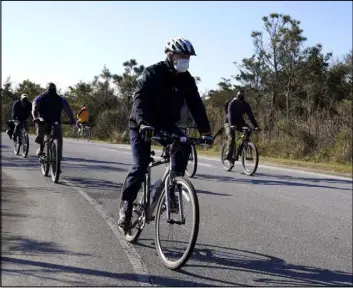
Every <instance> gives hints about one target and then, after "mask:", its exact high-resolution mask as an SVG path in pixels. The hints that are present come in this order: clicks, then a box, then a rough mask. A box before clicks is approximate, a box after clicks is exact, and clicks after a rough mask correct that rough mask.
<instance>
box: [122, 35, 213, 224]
mask: <svg viewBox="0 0 353 288" xmlns="http://www.w3.org/2000/svg"><path fill="white" fill-rule="evenodd" d="M164 52H165V53H166V54H167V57H166V60H165V61H161V62H158V63H156V64H154V65H152V66H149V67H147V68H146V69H145V70H144V72H143V73H142V75H141V76H140V77H139V79H138V83H137V88H136V90H135V95H134V98H133V106H132V111H131V115H130V119H129V126H130V144H131V148H132V155H133V166H132V169H131V170H130V172H129V174H128V176H127V182H126V185H125V189H124V190H123V191H122V199H121V200H122V201H121V208H120V212H119V216H120V218H119V221H118V225H119V226H121V227H123V228H125V227H127V225H129V224H130V221H131V210H132V204H133V202H134V200H135V199H136V196H137V193H138V191H139V189H140V187H141V184H142V182H143V179H144V175H145V173H146V171H147V167H148V164H149V161H150V151H151V142H150V141H146V140H145V138H144V135H143V134H144V133H149V132H148V131H147V132H146V130H145V129H143V131H141V130H140V128H141V126H152V127H153V128H154V130H155V131H156V132H157V131H158V130H164V131H166V132H169V133H175V134H178V135H180V136H181V135H183V136H185V134H184V133H183V132H182V131H181V130H180V129H179V128H178V127H177V125H176V123H177V122H178V121H180V110H181V107H182V106H183V104H184V101H185V103H186V105H187V107H188V109H189V111H190V113H191V114H192V117H193V118H194V120H195V122H196V125H197V127H198V130H199V132H200V134H201V135H202V137H203V139H204V140H205V143H206V144H212V143H213V137H212V136H211V128H210V124H209V121H208V118H207V115H206V110H205V107H204V105H203V102H202V100H201V98H200V95H199V92H198V89H197V86H196V83H195V79H194V78H193V77H192V76H191V74H190V73H189V72H188V71H187V70H188V68H189V59H190V56H191V55H196V54H195V50H194V47H193V46H192V44H191V43H190V41H188V40H186V39H183V38H173V39H171V40H169V41H168V43H167V44H166V45H165V50H164ZM140 131H141V132H140ZM161 144H162V145H165V144H166V143H161ZM190 152H191V148H190V145H183V144H182V145H181V146H180V149H178V150H177V151H171V155H170V156H171V173H172V174H173V173H174V175H181V176H183V175H184V173H185V169H186V166H187V163H188V159H189V156H190ZM171 198H172V201H174V204H172V205H173V206H174V205H176V201H177V197H175V195H173V194H172V195H171Z"/></svg>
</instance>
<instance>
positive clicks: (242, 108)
mask: <svg viewBox="0 0 353 288" xmlns="http://www.w3.org/2000/svg"><path fill="white" fill-rule="evenodd" d="M244 114H247V115H248V117H249V120H250V122H251V124H252V125H253V126H254V127H255V128H256V127H259V125H258V124H257V122H256V120H255V117H254V114H253V112H252V109H251V107H250V105H249V103H248V102H246V101H238V100H236V99H233V100H231V101H230V102H229V105H228V121H229V122H228V123H229V124H230V126H233V125H235V126H240V125H243V123H245V121H244V118H243V115H244Z"/></svg>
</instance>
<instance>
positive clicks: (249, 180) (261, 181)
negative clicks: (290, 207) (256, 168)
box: [195, 173, 352, 191]
mask: <svg viewBox="0 0 353 288" xmlns="http://www.w3.org/2000/svg"><path fill="white" fill-rule="evenodd" d="M261 176H262V177H261ZM288 177H291V176H288ZM195 178H196V179H198V180H206V181H217V182H224V183H229V182H234V183H238V184H239V183H240V184H253V185H278V186H294V187H306V188H326V189H335V190H345V191H352V188H351V187H350V188H339V187H333V186H326V185H319V184H315V181H312V182H313V183H304V181H305V180H307V179H306V178H297V177H292V178H283V179H288V180H292V181H285V180H276V179H268V178H281V175H269V174H262V175H259V176H258V175H255V176H253V177H246V178H237V177H230V176H221V175H214V174H213V175H208V174H202V173H199V174H197V175H196V176H195ZM309 179H315V180H317V181H316V182H320V180H322V179H321V178H317V179H316V178H309ZM323 180H325V179H323ZM331 180H335V181H337V182H336V183H339V184H349V185H350V186H351V185H352V182H350V181H347V180H339V179H331ZM308 181H310V180H308ZM340 181H341V182H340ZM332 183H333V182H332Z"/></svg>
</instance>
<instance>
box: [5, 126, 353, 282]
mask: <svg viewBox="0 0 353 288" xmlns="http://www.w3.org/2000/svg"><path fill="white" fill-rule="evenodd" d="M36 149H37V145H36V144H35V143H34V142H33V137H32V136H31V137H30V151H29V156H28V158H27V159H22V158H21V157H19V156H15V155H14V154H13V152H12V143H11V141H10V140H9V139H8V137H7V136H6V135H5V134H4V133H2V144H1V153H2V169H1V170H2V186H3V187H2V277H1V281H2V283H1V286H8V285H14V286H21V285H25V286H38V285H44V286H54V285H55V286H63V285H65V286H82V285H84V286H109V285H110V286H112V285H114V286H139V285H141V286H282V287H283V286H351V285H352V180H351V179H347V178H343V177H336V176H327V175H320V174H316V173H309V172H301V171H295V170H290V169H282V168H271V167H268V166H261V165H260V167H259V169H258V171H257V174H256V175H254V176H253V177H249V176H246V175H244V174H242V173H241V169H240V166H237V165H236V166H235V171H232V172H226V171H224V170H223V169H222V167H221V165H220V162H219V161H218V160H213V159H208V158H201V159H200V160H199V162H200V165H199V168H198V171H197V174H196V178H195V179H192V182H193V184H194V186H195V188H196V189H197V193H198V197H199V202H200V210H201V216H200V219H201V221H200V222H201V224H200V232H199V237H198V240H197V245H196V248H195V251H194V254H193V256H192V259H191V260H190V261H189V262H188V263H187V265H186V266H184V267H183V268H182V269H181V270H180V271H171V270H168V269H166V268H164V266H162V264H161V262H160V260H159V258H158V257H157V254H156V250H155V246H154V225H153V224H152V225H148V226H146V227H145V229H144V231H143V232H142V234H141V236H140V240H139V243H138V244H135V245H131V244H128V243H126V242H125V241H124V240H123V238H122V236H121V235H120V234H119V232H117V229H116V225H115V224H114V221H117V219H118V209H117V207H118V203H119V199H120V193H121V185H122V182H123V179H124V177H125V175H126V173H127V171H128V169H129V168H130V166H131V162H132V158H131V153H130V149H129V146H125V145H113V144H103V143H87V142H83V141H77V140H73V139H65V140H64V159H63V162H62V170H63V174H62V175H61V178H60V180H59V181H60V183H58V184H54V183H52V182H51V179H50V178H45V177H43V176H42V175H41V173H40V166H39V161H38V159H37V158H36V157H35V150H36ZM158 155H160V154H158ZM161 173H162V168H157V169H156V172H155V173H153V180H154V179H156V178H155V177H157V176H159V174H161Z"/></svg>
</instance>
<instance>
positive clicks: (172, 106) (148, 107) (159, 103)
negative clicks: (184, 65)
mask: <svg viewBox="0 0 353 288" xmlns="http://www.w3.org/2000/svg"><path fill="white" fill-rule="evenodd" d="M184 100H185V102H186V105H187V106H188V109H189V111H190V113H191V115H192V117H193V118H194V120H195V123H196V125H197V127H198V130H199V132H200V133H210V132H211V128H210V124H209V121H208V118H207V114H206V110H205V107H204V105H203V102H202V100H201V97H200V94H199V92H198V89H197V86H196V83H195V79H194V78H193V77H192V76H191V74H190V73H189V72H188V71H187V72H185V73H180V74H177V73H176V72H175V71H174V69H173V68H172V67H171V66H170V63H169V62H168V61H167V60H166V61H161V62H158V63H156V64H154V65H152V66H149V67H147V68H146V69H145V70H144V71H143V73H142V75H141V76H140V77H139V79H138V83H137V88H136V90H135V93H134V98H133V105H132V110H131V114H130V121H129V123H130V124H129V125H130V127H131V128H137V127H139V125H140V124H141V123H143V122H145V123H146V124H148V125H151V126H153V127H155V128H156V129H166V128H167V127H170V126H171V125H173V124H176V123H177V122H178V121H180V111H181V108H182V106H183V104H184Z"/></svg>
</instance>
